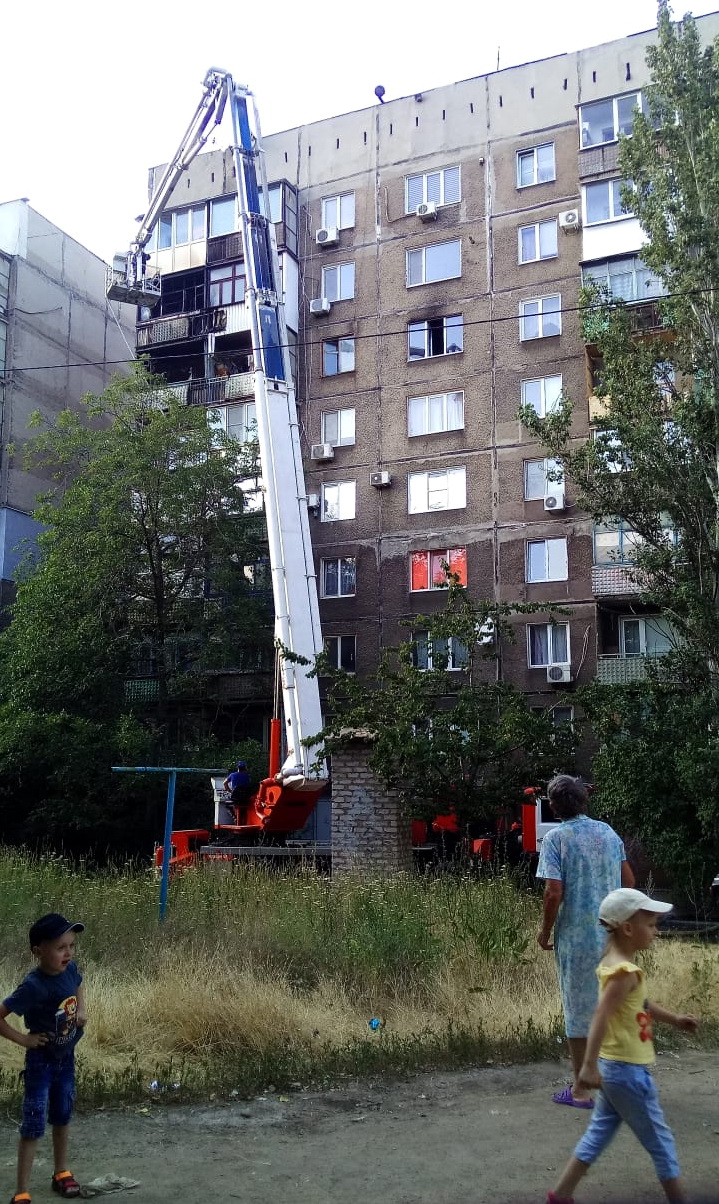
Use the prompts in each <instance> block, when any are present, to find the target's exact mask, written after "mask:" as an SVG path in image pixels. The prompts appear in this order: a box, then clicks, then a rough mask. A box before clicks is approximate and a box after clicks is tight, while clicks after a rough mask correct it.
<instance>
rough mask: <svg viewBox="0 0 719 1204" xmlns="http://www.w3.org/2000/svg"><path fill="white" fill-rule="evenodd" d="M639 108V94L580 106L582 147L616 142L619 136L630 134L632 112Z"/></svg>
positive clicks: (632, 123) (632, 93)
mask: <svg viewBox="0 0 719 1204" xmlns="http://www.w3.org/2000/svg"><path fill="white" fill-rule="evenodd" d="M641 107H642V94H641V92H630V93H629V95H628V96H614V97H612V98H610V99H609V100H595V101H593V102H592V104H588V105H582V106H581V108H580V110H579V128H580V130H581V142H582V146H602V145H603V144H604V143H605V142H616V141H617V139H618V138H619V135H620V134H631V132H632V126H633V125H634V110H635V109H637V108H639V109H641Z"/></svg>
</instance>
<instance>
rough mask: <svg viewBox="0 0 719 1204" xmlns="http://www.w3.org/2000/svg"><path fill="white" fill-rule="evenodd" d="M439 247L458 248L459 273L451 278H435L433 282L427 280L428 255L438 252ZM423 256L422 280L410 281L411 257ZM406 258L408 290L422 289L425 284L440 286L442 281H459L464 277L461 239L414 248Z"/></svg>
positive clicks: (453, 273)
mask: <svg viewBox="0 0 719 1204" xmlns="http://www.w3.org/2000/svg"><path fill="white" fill-rule="evenodd" d="M437 247H457V248H458V252H459V256H458V258H459V263H458V271H456V272H452V273H451V274H450V275H449V276H433V277H432V278H431V280H428V279H427V253H428V252H430V251H434V250H436V248H437ZM412 255H420V256H421V265H422V266H421V274H422V279H421V280H414V281H410V256H412ZM405 256H406V263H405V268H406V285H407V288H421V287H422V285H425V284H439V283H440V281H442V280H459V279H460V277H461V275H462V240H461V238H448V239H445V240H444V241H443V242H433V243H428V245H427V246H426V247H414V248H413V249H412V250H411V251H406V252H405Z"/></svg>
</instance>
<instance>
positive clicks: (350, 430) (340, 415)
mask: <svg viewBox="0 0 719 1204" xmlns="http://www.w3.org/2000/svg"><path fill="white" fill-rule="evenodd" d="M354 441H355V412H354V409H347V410H326V411H325V412H324V413H323V414H322V442H323V443H331V444H332V446H333V447H349V446H350V444H352V443H354Z"/></svg>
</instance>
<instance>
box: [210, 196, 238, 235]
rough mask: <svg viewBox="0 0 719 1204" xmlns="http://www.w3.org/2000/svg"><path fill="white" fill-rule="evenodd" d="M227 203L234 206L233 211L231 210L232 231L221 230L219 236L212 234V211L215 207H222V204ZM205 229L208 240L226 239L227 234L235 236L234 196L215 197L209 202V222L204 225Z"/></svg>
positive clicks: (235, 213)
mask: <svg viewBox="0 0 719 1204" xmlns="http://www.w3.org/2000/svg"><path fill="white" fill-rule="evenodd" d="M229 203H232V205H234V210H233V213H234V217H233V224H232V229H231V230H223V231H222V233H221V234H213V232H212V215H213V210H214V207H215V205H221V204H222V205H224V204H229ZM205 229H206V230H207V232H208V235H209V237H210V238H226V237H227V235H228V234H236V233H237V197H236V196H218V197H215V198H214V200H212V201H210V214H209V221H208V222H207V223H206V226H205Z"/></svg>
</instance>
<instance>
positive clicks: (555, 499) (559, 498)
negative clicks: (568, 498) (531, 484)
mask: <svg viewBox="0 0 719 1204" xmlns="http://www.w3.org/2000/svg"><path fill="white" fill-rule="evenodd" d="M565 505H566V503H565V500H564V485H563V484H562V482H561V481H548V482H547V492H546V493H545V495H544V509H545V510H563V509H564V507H565Z"/></svg>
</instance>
